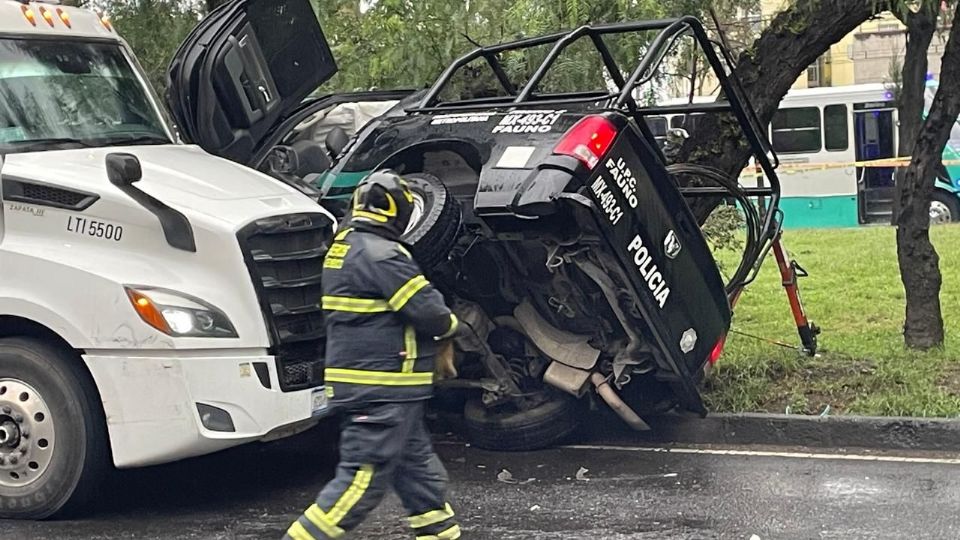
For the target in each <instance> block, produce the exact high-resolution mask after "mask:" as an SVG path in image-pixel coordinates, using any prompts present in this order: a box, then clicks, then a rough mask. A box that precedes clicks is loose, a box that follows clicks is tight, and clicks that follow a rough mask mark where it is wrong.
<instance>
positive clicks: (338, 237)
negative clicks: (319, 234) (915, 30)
mask: <svg viewBox="0 0 960 540" xmlns="http://www.w3.org/2000/svg"><path fill="white" fill-rule="evenodd" d="M351 231H353V227H347V228H346V229H343V230H342V231H338V232H337V235H336V236H334V237H333V239H334V240H336V241H337V242H339V241H341V240H343V239H344V238H346V237H347V235H348V234H350V232H351Z"/></svg>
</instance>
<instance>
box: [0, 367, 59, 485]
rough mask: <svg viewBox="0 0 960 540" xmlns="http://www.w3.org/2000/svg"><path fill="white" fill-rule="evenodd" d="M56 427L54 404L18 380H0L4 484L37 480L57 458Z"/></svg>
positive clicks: (0, 452) (1, 475)
mask: <svg viewBox="0 0 960 540" xmlns="http://www.w3.org/2000/svg"><path fill="white" fill-rule="evenodd" d="M55 435H56V433H55V429H54V425H53V418H52V417H51V415H50V407H48V406H47V402H46V401H45V400H44V399H43V396H41V395H40V393H39V392H37V390H36V389H35V388H34V387H32V386H30V385H29V384H27V383H25V382H23V381H21V380H18V379H0V486H3V487H23V486H26V485H28V484H31V483H33V482H35V481H36V480H37V479H39V478H40V477H41V476H43V473H44V472H45V471H46V470H47V468H48V467H49V466H50V462H51V461H52V459H53V445H54V442H55V440H56V439H55Z"/></svg>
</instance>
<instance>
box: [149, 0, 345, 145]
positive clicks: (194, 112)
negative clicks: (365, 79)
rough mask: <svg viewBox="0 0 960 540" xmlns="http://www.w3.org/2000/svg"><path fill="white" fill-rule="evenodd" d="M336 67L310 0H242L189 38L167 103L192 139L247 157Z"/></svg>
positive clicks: (173, 67) (171, 76)
mask: <svg viewBox="0 0 960 540" xmlns="http://www.w3.org/2000/svg"><path fill="white" fill-rule="evenodd" d="M336 72H337V65H336V62H335V61H334V59H333V55H332V53H331V52H330V47H329V45H328V44H327V40H326V38H325V37H324V35H323V31H322V30H321V28H320V25H319V23H318V22H317V17H316V14H315V13H314V12H313V8H312V7H311V5H310V2H309V0H238V1H234V2H230V3H228V4H226V5H224V6H222V7H220V8H219V9H217V10H215V11H214V12H213V13H211V14H210V15H209V16H208V17H207V18H206V19H204V20H203V21H201V22H200V24H199V25H198V26H197V27H196V28H195V29H194V30H193V31H192V32H191V33H190V35H189V36H188V37H187V39H186V40H185V41H184V42H183V44H181V46H180V49H179V50H178V51H177V53H176V55H175V56H174V60H173V62H171V64H170V68H169V70H168V74H167V75H168V83H169V89H168V90H167V103H168V105H169V106H170V109H171V112H172V113H173V116H174V118H175V119H176V121H177V124H178V126H179V129H180V134H181V136H183V137H184V138H185V139H186V140H188V141H190V142H193V143H196V144H199V145H200V146H201V147H203V148H204V149H205V150H207V151H208V152H211V153H213V154H217V155H219V156H222V157H224V158H227V159H231V160H233V161H237V162H240V163H246V162H247V161H248V160H249V158H250V155H251V153H252V152H253V150H254V149H255V148H256V147H257V146H258V144H259V143H260V141H261V140H262V139H263V138H264V137H266V136H267V134H268V133H269V132H270V130H271V128H272V127H273V126H274V125H276V124H277V123H278V122H280V121H282V119H283V118H284V116H286V115H287V114H288V113H289V112H290V111H292V110H293V109H294V108H296V107H297V105H299V104H300V102H301V101H302V100H303V99H304V98H305V97H307V96H308V95H309V94H310V93H311V92H313V91H314V90H315V89H316V88H317V87H318V86H320V85H321V84H322V83H323V82H325V81H326V80H328V79H329V78H330V77H332V76H333V75H334V74H335V73H336Z"/></svg>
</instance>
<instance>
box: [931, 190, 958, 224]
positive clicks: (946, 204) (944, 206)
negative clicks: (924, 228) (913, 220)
mask: <svg viewBox="0 0 960 540" xmlns="http://www.w3.org/2000/svg"><path fill="white" fill-rule="evenodd" d="M958 219H960V202H958V199H957V196H956V195H954V194H952V193H947V192H945V191H934V192H933V197H932V199H931V201H930V224H931V225H941V224H943V223H952V222H954V221H957V220H958Z"/></svg>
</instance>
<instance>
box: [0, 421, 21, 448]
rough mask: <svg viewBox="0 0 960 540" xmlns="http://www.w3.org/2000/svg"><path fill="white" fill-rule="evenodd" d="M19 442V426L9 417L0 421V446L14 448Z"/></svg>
mask: <svg viewBox="0 0 960 540" xmlns="http://www.w3.org/2000/svg"><path fill="white" fill-rule="evenodd" d="M19 444H20V426H18V425H17V423H16V422H14V421H13V420H12V419H11V418H9V417H8V418H6V419H5V420H4V421H3V422H2V423H0V448H16V447H17V445H19Z"/></svg>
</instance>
